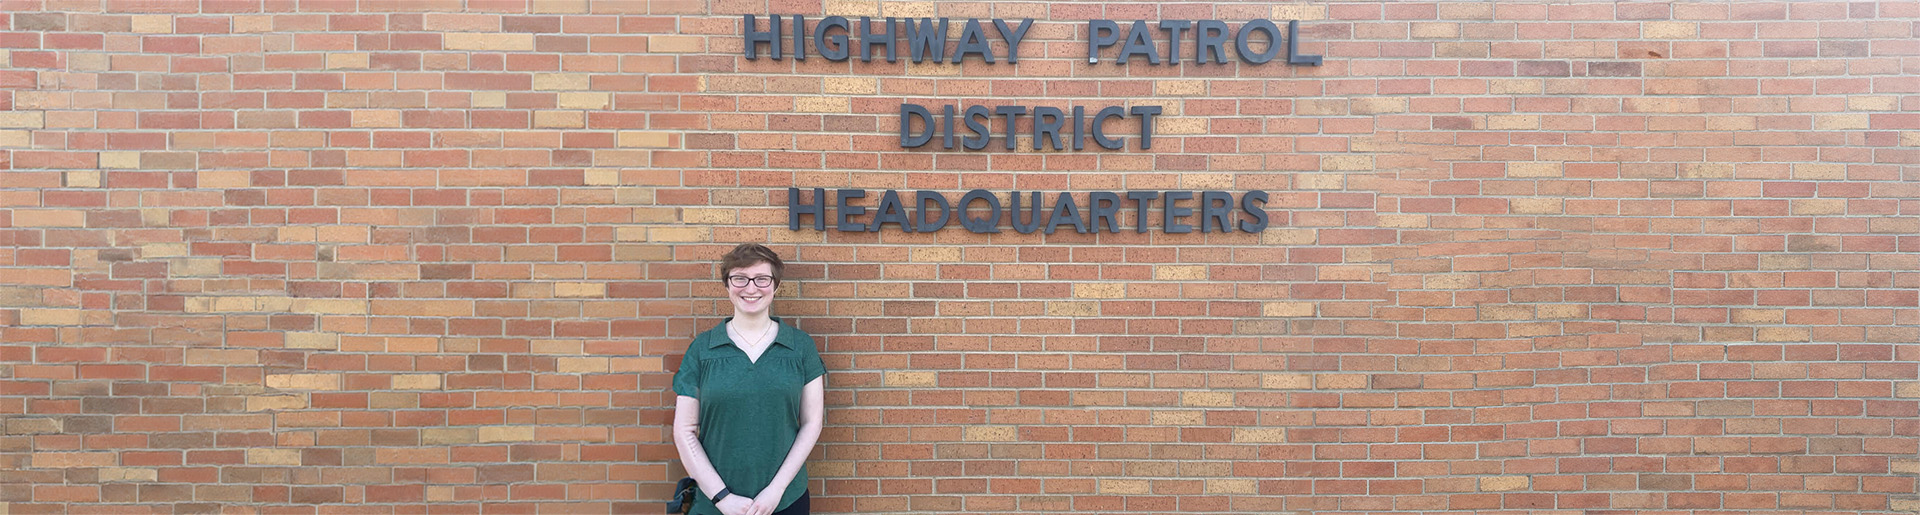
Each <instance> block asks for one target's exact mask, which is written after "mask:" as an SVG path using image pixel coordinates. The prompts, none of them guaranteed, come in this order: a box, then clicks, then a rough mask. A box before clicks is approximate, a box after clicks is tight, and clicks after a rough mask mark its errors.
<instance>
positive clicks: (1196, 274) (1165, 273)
mask: <svg viewBox="0 0 1920 515" xmlns="http://www.w3.org/2000/svg"><path fill="white" fill-rule="evenodd" d="M1153 279H1154V280H1156V281H1204V280H1206V279H1207V267H1206V266H1205V265H1155V266H1154V267H1153Z"/></svg>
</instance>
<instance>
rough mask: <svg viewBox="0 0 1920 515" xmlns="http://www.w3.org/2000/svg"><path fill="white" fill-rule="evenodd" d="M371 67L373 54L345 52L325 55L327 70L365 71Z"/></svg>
mask: <svg viewBox="0 0 1920 515" xmlns="http://www.w3.org/2000/svg"><path fill="white" fill-rule="evenodd" d="M372 66H373V54H369V53H366V52H345V53H331V54H327V69H329V70H365V69H367V68H370V67H372Z"/></svg>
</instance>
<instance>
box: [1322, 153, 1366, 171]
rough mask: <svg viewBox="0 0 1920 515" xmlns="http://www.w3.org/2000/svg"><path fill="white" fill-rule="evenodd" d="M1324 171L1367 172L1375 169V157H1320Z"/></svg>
mask: <svg viewBox="0 0 1920 515" xmlns="http://www.w3.org/2000/svg"><path fill="white" fill-rule="evenodd" d="M1320 169H1321V170H1323V171H1366V170H1372V169H1373V156H1348V155H1328V156H1320Z"/></svg>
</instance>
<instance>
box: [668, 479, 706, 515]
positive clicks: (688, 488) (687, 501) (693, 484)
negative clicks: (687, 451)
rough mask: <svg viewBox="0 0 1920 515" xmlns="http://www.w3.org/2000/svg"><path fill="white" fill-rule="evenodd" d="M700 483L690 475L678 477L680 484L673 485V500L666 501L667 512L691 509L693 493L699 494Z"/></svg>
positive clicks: (681, 511) (680, 511)
mask: <svg viewBox="0 0 1920 515" xmlns="http://www.w3.org/2000/svg"><path fill="white" fill-rule="evenodd" d="M699 491H700V483H699V482H697V481H694V480H693V478H691V477H683V478H680V484H678V485H674V487H673V500H671V501H667V513H686V512H689V511H692V510H693V500H694V499H695V497H694V496H695V495H700V494H699V493H698V492H699Z"/></svg>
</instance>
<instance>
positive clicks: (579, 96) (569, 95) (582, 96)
mask: <svg viewBox="0 0 1920 515" xmlns="http://www.w3.org/2000/svg"><path fill="white" fill-rule="evenodd" d="M557 102H558V104H557V105H558V106H559V107H560V108H561V109H606V108H607V107H608V106H611V105H613V97H612V95H609V94H606V93H586V92H576V91H568V92H564V93H560V94H559V97H558V99H557Z"/></svg>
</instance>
